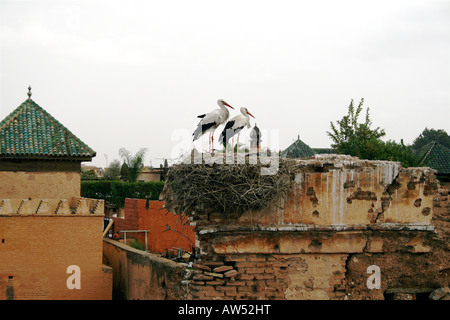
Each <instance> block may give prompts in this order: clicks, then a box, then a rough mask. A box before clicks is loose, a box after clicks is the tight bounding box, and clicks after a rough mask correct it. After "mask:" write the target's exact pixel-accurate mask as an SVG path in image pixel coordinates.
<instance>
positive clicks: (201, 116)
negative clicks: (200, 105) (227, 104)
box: [197, 113, 206, 119]
mask: <svg viewBox="0 0 450 320" xmlns="http://www.w3.org/2000/svg"><path fill="white" fill-rule="evenodd" d="M205 116H206V113H205V114H201V115H199V116H197V118H202V119H203V118H204V117H205Z"/></svg>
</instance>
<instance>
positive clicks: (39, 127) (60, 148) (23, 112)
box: [0, 98, 96, 160]
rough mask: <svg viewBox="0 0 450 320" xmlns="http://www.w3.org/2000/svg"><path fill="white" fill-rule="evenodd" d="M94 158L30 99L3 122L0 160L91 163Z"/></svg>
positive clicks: (70, 133)
mask: <svg viewBox="0 0 450 320" xmlns="http://www.w3.org/2000/svg"><path fill="white" fill-rule="evenodd" d="M95 154H96V153H95V151H94V150H92V149H91V148H90V147H89V146H88V145H87V144H85V143H84V142H82V141H81V140H80V139H79V138H77V137H76V136H75V135H74V134H73V133H72V132H70V131H69V130H68V129H67V128H66V127H65V126H63V125H62V124H61V123H59V122H58V121H57V120H56V119H55V118H54V117H53V116H51V115H50V114H49V113H48V112H47V111H45V110H44V109H43V108H41V107H40V106H39V105H38V104H37V103H36V102H34V101H33V100H32V99H31V98H29V99H27V100H25V101H24V102H23V103H22V104H21V105H20V106H19V107H17V108H16V109H15V110H14V111H13V112H11V113H10V114H9V115H8V116H7V117H6V118H5V119H3V120H2V121H1V122H0V158H5V157H6V158H11V157H20V158H24V157H25V158H47V159H52V158H58V159H87V160H88V159H91V158H92V157H94V156H95Z"/></svg>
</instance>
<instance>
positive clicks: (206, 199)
mask: <svg viewBox="0 0 450 320" xmlns="http://www.w3.org/2000/svg"><path fill="white" fill-rule="evenodd" d="M263 167H264V165H261V164H248V163H245V164H177V165H173V166H172V167H171V168H170V169H169V171H168V173H167V175H166V184H165V188H164V190H163V192H162V194H161V198H160V199H161V200H163V201H164V202H165V207H166V208H167V209H168V210H170V211H172V212H174V213H177V214H182V213H185V214H190V213H191V212H192V211H203V212H219V213H225V212H227V213H243V212H244V211H247V210H260V209H264V208H267V207H269V206H270V205H271V204H272V203H273V202H274V201H276V200H279V199H280V198H282V197H285V196H286V194H287V191H288V190H289V189H290V188H291V186H292V179H293V174H292V172H293V169H294V167H295V162H293V161H292V160H288V159H279V163H278V168H276V170H275V171H274V173H273V174H262V169H263Z"/></svg>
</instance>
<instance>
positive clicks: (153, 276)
mask: <svg viewBox="0 0 450 320" xmlns="http://www.w3.org/2000/svg"><path fill="white" fill-rule="evenodd" d="M103 241H104V248H103V261H104V263H105V264H107V265H109V266H111V267H112V269H113V270H114V280H113V298H114V299H120V300H182V299H185V297H186V288H185V287H186V286H185V285H184V284H183V275H184V273H185V266H184V265H181V264H178V263H176V262H173V261H171V260H169V259H164V258H161V257H158V256H156V255H155V254H152V253H146V252H144V251H141V250H137V249H134V248H131V247H130V246H127V245H125V244H123V243H120V242H118V241H114V240H109V239H106V238H105V239H104V240H103Z"/></svg>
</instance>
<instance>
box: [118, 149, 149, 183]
mask: <svg viewBox="0 0 450 320" xmlns="http://www.w3.org/2000/svg"><path fill="white" fill-rule="evenodd" d="M146 152H147V149H146V148H142V149H140V150H139V151H138V152H136V154H135V155H134V156H133V155H132V154H131V153H130V152H129V151H128V150H126V149H125V148H120V149H119V155H120V156H121V157H122V159H123V160H124V165H125V166H126V169H125V168H124V165H122V169H121V175H124V171H126V180H127V181H129V182H136V181H137V178H138V177H139V174H140V173H141V171H142V169H144V156H145V153H146ZM124 176H125V175H124Z"/></svg>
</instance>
